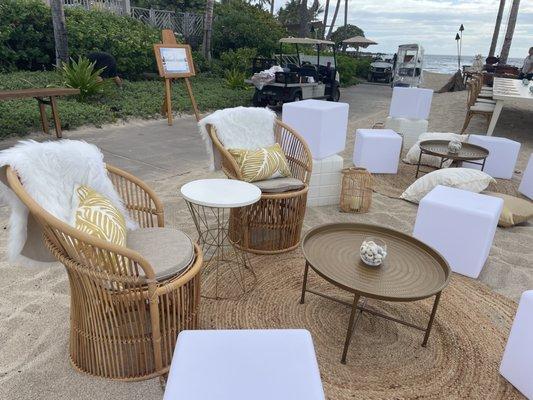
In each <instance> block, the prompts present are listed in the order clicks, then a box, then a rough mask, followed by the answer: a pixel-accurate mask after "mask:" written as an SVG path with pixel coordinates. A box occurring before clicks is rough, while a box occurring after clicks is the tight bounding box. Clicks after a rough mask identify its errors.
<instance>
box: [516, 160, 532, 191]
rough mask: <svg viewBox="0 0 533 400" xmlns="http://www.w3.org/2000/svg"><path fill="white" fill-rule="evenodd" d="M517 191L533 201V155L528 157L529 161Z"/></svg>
mask: <svg viewBox="0 0 533 400" xmlns="http://www.w3.org/2000/svg"><path fill="white" fill-rule="evenodd" d="M518 191H519V192H520V193H522V194H523V195H524V196H527V197H529V198H530V199H531V200H533V153H532V154H531V155H530V156H529V161H528V163H527V167H526V169H525V171H524V174H523V175H522V180H521V181H520V186H519V187H518Z"/></svg>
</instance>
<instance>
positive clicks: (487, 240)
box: [413, 185, 503, 278]
mask: <svg viewBox="0 0 533 400" xmlns="http://www.w3.org/2000/svg"><path fill="white" fill-rule="evenodd" d="M502 208H503V200H502V199H500V198H498V197H492V196H486V195H483V194H479V193H473V192H469V191H466V190H461V189H455V188H451V187H447V186H441V185H439V186H437V187H436V188H435V189H433V190H432V191H431V192H429V193H428V194H427V195H426V196H425V197H424V198H423V199H422V200H421V201H420V204H419V207H418V213H417V215H416V222H415V227H414V230H413V236H414V237H416V238H417V239H420V240H421V241H423V242H424V243H426V244H428V245H429V246H431V247H433V248H434V249H435V250H437V251H438V252H440V253H441V254H442V255H443V256H444V258H445V259H446V261H448V264H450V268H451V269H452V271H455V272H458V273H460V274H462V275H466V276H470V277H472V278H477V277H478V276H479V273H480V272H481V269H482V268H483V265H485V261H486V260H487V257H488V255H489V252H490V248H491V246H492V240H493V239H494V234H495V233H496V226H497V225H498V219H499V218H500V213H501V211H502Z"/></svg>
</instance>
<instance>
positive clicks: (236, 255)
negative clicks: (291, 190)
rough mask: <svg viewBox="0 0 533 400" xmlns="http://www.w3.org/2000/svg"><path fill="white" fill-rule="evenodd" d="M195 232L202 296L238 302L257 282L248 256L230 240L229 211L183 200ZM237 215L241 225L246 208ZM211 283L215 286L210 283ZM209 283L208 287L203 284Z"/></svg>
mask: <svg viewBox="0 0 533 400" xmlns="http://www.w3.org/2000/svg"><path fill="white" fill-rule="evenodd" d="M186 203H187V207H188V208H189V211H190V213H191V216H192V219H193V221H194V224H195V226H196V230H197V231H198V244H199V245H200V246H201V247H202V251H203V253H204V260H205V262H204V267H203V271H202V278H203V282H202V297H204V298H208V299H216V300H219V299H238V298H240V297H241V296H243V295H244V294H246V293H248V292H250V291H251V290H252V289H253V288H254V287H255V285H256V283H257V277H256V275H255V272H254V270H253V268H252V266H251V263H250V260H249V257H248V254H247V253H245V252H244V251H242V250H241V249H240V248H239V243H236V242H233V241H231V240H230V239H229V236H228V234H229V222H230V218H231V213H230V212H229V210H230V209H229V208H218V207H208V206H203V205H199V204H195V203H192V202H190V201H186ZM241 210H242V212H241V213H240V216H241V221H238V223H239V224H244V223H245V220H246V219H247V217H248V213H247V211H246V210H247V207H243V208H242V209H241ZM211 280H214V284H212V283H211ZM206 282H209V284H208V285H206V284H205V283H206Z"/></svg>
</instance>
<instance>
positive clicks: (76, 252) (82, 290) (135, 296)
mask: <svg viewBox="0 0 533 400" xmlns="http://www.w3.org/2000/svg"><path fill="white" fill-rule="evenodd" d="M107 170H108V173H109V177H110V179H111V181H112V182H113V184H114V186H115V188H116V189H117V191H118V193H119V194H120V195H121V197H122V198H123V200H124V202H125V205H126V207H127V209H128V210H129V212H130V215H131V217H132V218H133V219H135V220H136V221H137V222H138V224H139V226H140V227H141V228H146V227H163V225H164V215H163V207H162V203H161V202H160V200H159V199H158V198H157V196H156V195H155V193H154V192H153V191H152V190H151V189H150V188H148V187H147V186H146V184H144V183H143V182H142V181H141V180H139V179H138V178H136V177H134V176H132V175H130V174H128V173H126V172H124V171H122V170H120V169H118V168H115V167H112V166H109V165H108V166H107ZM7 180H8V183H9V186H10V187H11V189H12V190H13V191H14V192H15V193H16V194H17V196H18V197H19V198H20V200H21V201H22V202H23V203H24V204H25V205H26V206H27V207H28V208H29V210H30V213H31V215H32V217H34V218H35V220H36V221H37V222H38V223H39V225H40V226H41V227H42V229H43V238H44V242H45V245H46V246H47V247H48V249H49V250H50V251H51V252H52V254H53V255H54V256H55V257H56V258H57V259H58V260H59V261H60V262H61V263H63V265H64V266H65V268H66V270H67V273H68V277H69V283H70V324H71V326H70V359H71V362H72V364H73V365H74V367H75V368H76V369H77V370H79V371H82V372H86V373H89V374H92V375H96V376H100V377H105V378H111V379H118V380H142V379H148V378H153V377H156V376H161V375H163V374H165V373H166V372H168V368H169V365H170V362H171V359H172V353H173V350H174V346H175V343H176V338H177V335H178V333H179V332H180V331H181V330H183V329H194V328H196V326H197V320H198V317H197V312H198V304H199V299H200V274H199V271H200V268H201V265H202V254H201V252H200V250H199V248H198V246H197V245H195V249H194V250H195V258H194V261H193V262H192V264H191V265H190V266H189V267H187V269H186V270H185V271H184V272H182V273H181V274H179V275H178V274H177V275H176V276H174V277H172V278H169V279H167V280H164V281H158V280H157V279H156V276H155V273H154V269H153V267H152V266H151V265H150V263H149V262H148V261H147V260H146V259H145V258H143V257H142V256H141V255H140V254H139V253H137V252H135V251H133V250H131V249H129V248H126V247H121V246H116V245H113V244H110V243H108V242H106V241H104V240H100V239H98V238H95V237H93V236H90V235H87V234H85V233H83V232H80V231H79V230H77V229H75V228H74V227H72V226H70V225H68V224H66V223H64V222H62V221H61V220H59V219H57V218H55V217H54V216H52V215H51V214H49V213H48V212H47V211H45V210H44V209H43V208H41V207H40V206H39V204H37V203H36V202H35V201H34V200H33V199H32V198H31V197H30V196H29V194H28V193H27V192H26V190H25V188H24V187H23V185H22V184H21V182H20V180H19V178H18V176H17V174H16V172H15V171H14V170H13V169H10V168H8V170H7Z"/></svg>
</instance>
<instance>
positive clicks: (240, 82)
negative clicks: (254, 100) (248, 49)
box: [224, 68, 246, 90]
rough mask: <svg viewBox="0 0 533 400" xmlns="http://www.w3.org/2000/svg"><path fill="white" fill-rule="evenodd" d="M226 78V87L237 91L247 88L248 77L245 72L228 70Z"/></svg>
mask: <svg viewBox="0 0 533 400" xmlns="http://www.w3.org/2000/svg"><path fill="white" fill-rule="evenodd" d="M224 76H225V78H226V85H228V87H229V88H230V89H233V90H237V89H245V88H246V83H244V79H245V78H246V75H245V73H244V72H242V71H239V70H237V69H235V68H234V69H231V70H226V72H225V73H224Z"/></svg>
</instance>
